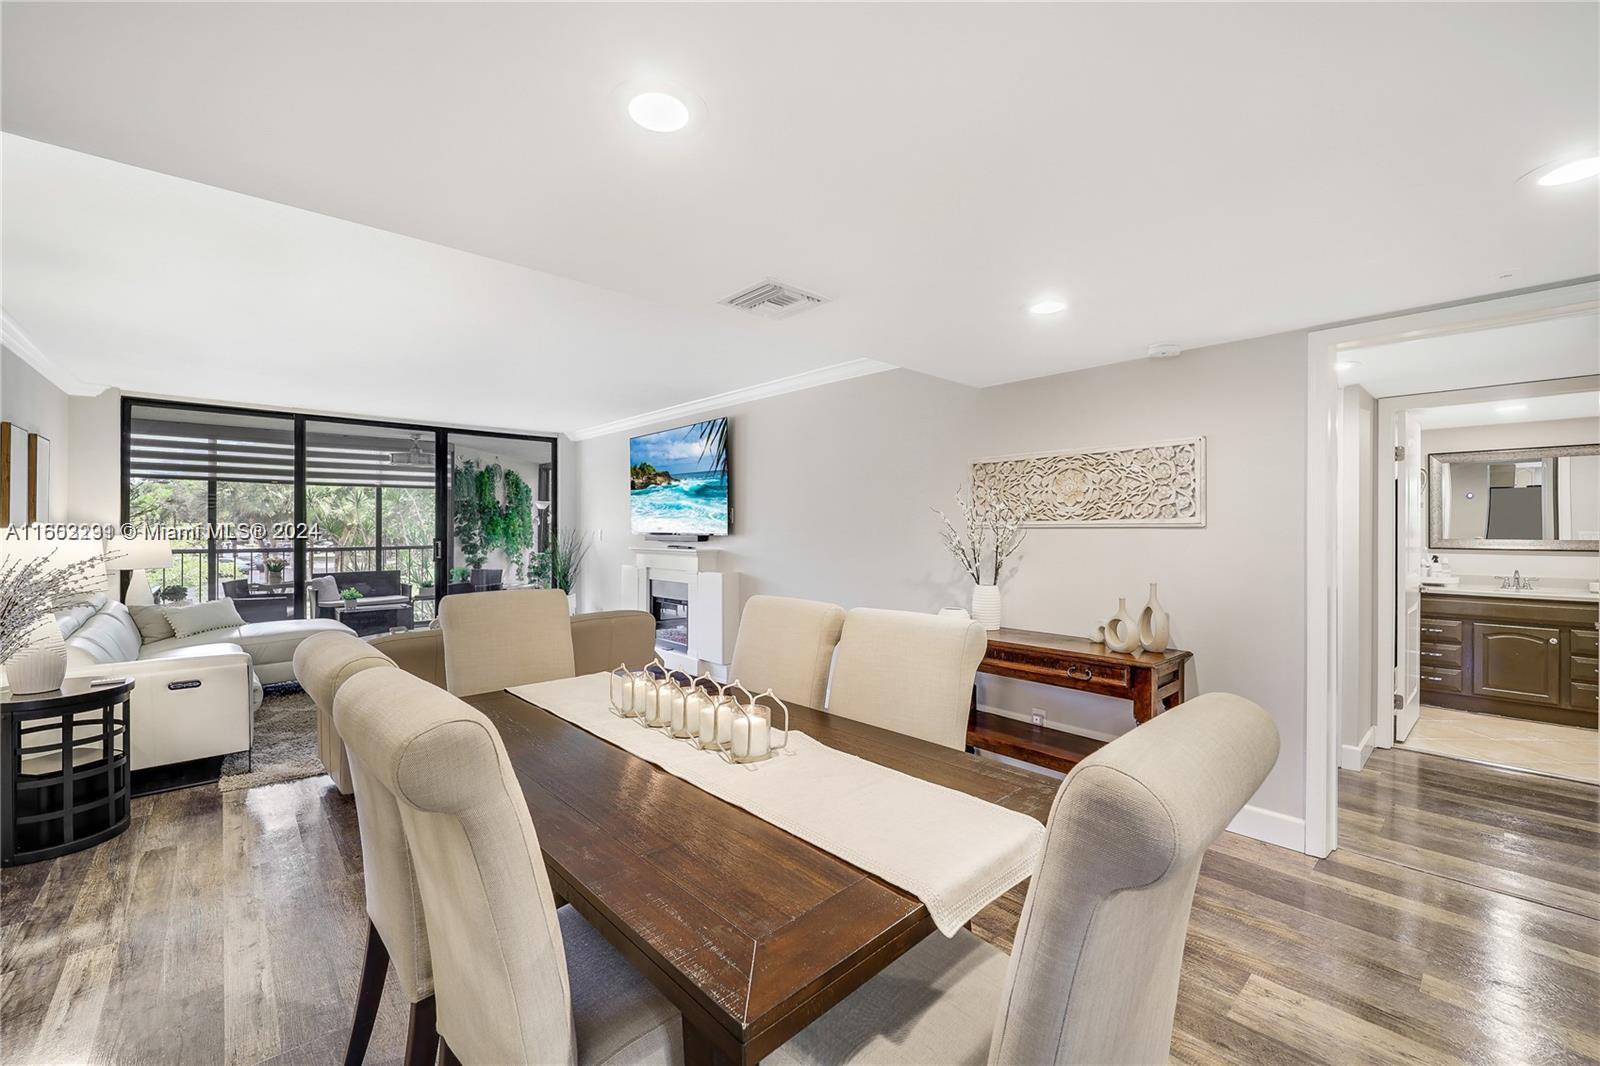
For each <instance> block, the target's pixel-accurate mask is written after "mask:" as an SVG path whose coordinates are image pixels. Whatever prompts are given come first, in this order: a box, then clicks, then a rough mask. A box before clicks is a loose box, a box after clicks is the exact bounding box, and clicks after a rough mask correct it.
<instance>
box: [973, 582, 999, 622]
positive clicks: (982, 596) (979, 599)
mask: <svg viewBox="0 0 1600 1066" xmlns="http://www.w3.org/2000/svg"><path fill="white" fill-rule="evenodd" d="M972 620H973V621H975V622H981V623H983V628H985V629H999V628H1000V586H999V585H974V586H972Z"/></svg>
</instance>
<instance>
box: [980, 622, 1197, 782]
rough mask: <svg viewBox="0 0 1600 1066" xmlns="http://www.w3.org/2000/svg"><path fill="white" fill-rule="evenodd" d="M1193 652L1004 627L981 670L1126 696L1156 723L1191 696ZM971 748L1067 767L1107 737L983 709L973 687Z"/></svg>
mask: <svg viewBox="0 0 1600 1066" xmlns="http://www.w3.org/2000/svg"><path fill="white" fill-rule="evenodd" d="M1190 657H1191V653H1189V652H1186V651H1180V650H1178V649H1176V648H1168V649H1167V650H1166V651H1143V650H1141V651H1133V652H1117V651H1111V650H1110V649H1109V648H1107V647H1106V646H1105V645H1104V644H1096V643H1094V642H1093V641H1090V640H1085V639H1084V638H1083V637H1069V636H1063V635H1061V634H1059V633H1039V632H1035V631H1034V630H1029V629H999V630H996V631H994V632H993V633H990V634H989V651H988V654H986V655H985V656H984V657H983V662H982V663H981V664H979V666H978V672H979V673H983V674H995V675H997V676H999V677H1015V678H1019V679H1021V680H1023V681H1033V682H1037V683H1038V684H1041V685H1054V686H1056V687H1057V688H1070V689H1076V690H1077V691H1079V692H1095V693H1098V694H1100V695H1102V696H1112V697H1115V698H1117V699H1125V700H1128V701H1130V702H1131V703H1132V704H1133V718H1134V721H1136V722H1148V721H1149V720H1150V719H1151V718H1154V717H1155V716H1156V715H1158V714H1160V713H1161V712H1162V711H1164V710H1166V709H1168V708H1169V707H1176V706H1177V705H1178V704H1180V703H1182V702H1183V698H1184V692H1183V669H1184V664H1185V663H1187V662H1188V661H1189V659H1190ZM967 746H968V747H971V748H981V749H983V750H984V751H992V752H995V753H996V754H999V755H1007V756H1010V757H1011V758H1013V759H1021V760H1022V761H1024V762H1030V763H1034V764H1035V765H1038V766H1047V767H1049V768H1050V769H1052V770H1058V771H1061V772H1062V773H1065V772H1066V771H1068V770H1071V769H1072V768H1073V767H1074V766H1076V765H1077V764H1078V763H1079V762H1080V761H1081V760H1082V759H1083V758H1084V757H1085V756H1087V755H1090V754H1092V753H1093V752H1095V751H1098V750H1099V749H1100V748H1102V747H1104V746H1105V743H1104V742H1103V741H1099V740H1092V739H1090V738H1089V737H1081V736H1078V735H1077V734H1075V733H1068V732H1065V731H1064V730H1060V729H1050V728H1049V727H1047V726H1036V725H1032V724H1030V723H1028V722H1019V721H1016V720H1015V719H1012V718H1006V717H1003V716H1001V715H996V714H989V713H987V712H984V711H980V710H978V690H977V686H973V690H972V717H971V720H970V721H969V723H968V725H967Z"/></svg>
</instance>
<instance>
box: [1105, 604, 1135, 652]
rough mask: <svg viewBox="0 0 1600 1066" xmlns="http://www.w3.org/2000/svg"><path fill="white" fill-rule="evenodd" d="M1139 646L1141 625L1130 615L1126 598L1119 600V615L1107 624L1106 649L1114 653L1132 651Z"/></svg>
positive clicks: (1113, 616)
mask: <svg viewBox="0 0 1600 1066" xmlns="http://www.w3.org/2000/svg"><path fill="white" fill-rule="evenodd" d="M1138 646H1139V623H1138V622H1136V621H1134V618H1133V615H1131V614H1129V613H1128V601H1127V599H1126V597H1122V598H1119V599H1118V600H1117V613H1116V614H1114V615H1112V616H1111V619H1110V620H1109V621H1107V622H1106V647H1108V648H1110V649H1111V650H1112V651H1132V650H1133V649H1135V648H1137V647H1138Z"/></svg>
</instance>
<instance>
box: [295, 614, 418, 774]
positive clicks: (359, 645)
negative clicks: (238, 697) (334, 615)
mask: <svg viewBox="0 0 1600 1066" xmlns="http://www.w3.org/2000/svg"><path fill="white" fill-rule="evenodd" d="M393 665H395V663H394V661H393V660H392V659H391V658H390V657H389V656H388V655H386V654H385V653H384V652H382V651H379V650H378V649H377V648H374V647H373V646H372V645H371V644H369V643H367V642H366V641H364V640H362V639H360V638H359V637H354V636H351V635H350V634H349V633H318V634H316V635H315V636H311V637H307V638H306V639H305V640H302V641H301V642H300V644H299V646H298V647H297V648H295V650H294V678H295V680H296V681H298V682H300V687H301V688H303V689H305V690H306V695H308V696H310V697H311V702H312V704H313V705H314V706H315V707H316V708H317V754H318V755H320V756H321V758H322V766H323V769H325V770H327V771H328V776H329V777H331V778H333V783H334V785H335V787H337V788H338V789H339V791H340V792H342V793H344V794H345V795H346V796H348V795H350V793H351V792H352V791H353V790H354V787H355V782H354V781H353V780H352V778H351V777H350V762H349V760H348V759H347V758H346V757H345V753H344V741H342V740H340V739H339V731H338V730H337V729H336V728H334V724H333V694H334V693H335V692H337V691H339V686H340V685H343V684H344V683H345V682H346V681H348V680H349V679H350V678H352V677H354V676H355V675H356V674H358V673H360V672H361V671H362V670H370V669H371V668H372V667H374V666H393Z"/></svg>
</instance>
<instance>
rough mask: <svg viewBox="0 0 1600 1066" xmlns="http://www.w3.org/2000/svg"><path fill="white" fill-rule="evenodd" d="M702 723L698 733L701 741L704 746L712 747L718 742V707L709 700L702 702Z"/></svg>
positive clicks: (700, 713) (700, 718) (700, 712)
mask: <svg viewBox="0 0 1600 1066" xmlns="http://www.w3.org/2000/svg"><path fill="white" fill-rule="evenodd" d="M699 716H700V717H699V720H700V725H699V729H698V734H699V737H700V743H701V745H703V746H704V747H708V748H709V747H712V746H714V745H715V744H716V743H717V707H716V704H714V703H711V702H710V701H709V700H707V701H705V702H703V703H701V705H700V711H699Z"/></svg>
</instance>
